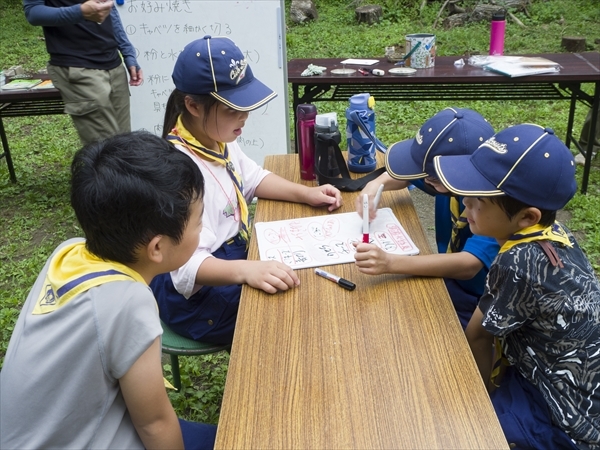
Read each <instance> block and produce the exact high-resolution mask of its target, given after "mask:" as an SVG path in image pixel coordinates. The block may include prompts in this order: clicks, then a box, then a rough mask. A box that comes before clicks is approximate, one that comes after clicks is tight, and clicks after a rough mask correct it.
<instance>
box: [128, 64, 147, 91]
mask: <svg viewBox="0 0 600 450" xmlns="http://www.w3.org/2000/svg"><path fill="white" fill-rule="evenodd" d="M142 81H144V74H143V73H142V69H139V70H138V68H137V67H135V66H131V67H130V68H129V86H139V85H140V84H142Z"/></svg>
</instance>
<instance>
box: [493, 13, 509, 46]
mask: <svg viewBox="0 0 600 450" xmlns="http://www.w3.org/2000/svg"><path fill="white" fill-rule="evenodd" d="M505 32H506V11H504V10H503V9H500V10H498V11H496V12H495V13H494V14H493V15H492V27H491V29H490V55H502V54H504V33H505Z"/></svg>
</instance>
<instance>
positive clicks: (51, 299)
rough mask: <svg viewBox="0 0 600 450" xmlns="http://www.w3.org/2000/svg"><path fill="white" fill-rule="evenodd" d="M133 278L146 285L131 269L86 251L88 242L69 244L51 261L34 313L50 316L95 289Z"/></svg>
mask: <svg viewBox="0 0 600 450" xmlns="http://www.w3.org/2000/svg"><path fill="white" fill-rule="evenodd" d="M131 279H133V280H135V281H139V282H140V283H144V284H146V282H145V281H144V279H143V278H142V276H141V275H140V274H139V273H137V272H136V271H134V270H132V269H130V268H129V267H127V266H125V265H123V264H119V263H117V262H113V261H111V262H107V261H103V260H102V259H100V258H98V257H97V256H94V255H92V254H91V253H90V252H88V251H87V250H86V248H85V242H76V243H74V244H71V245H67V246H66V247H63V248H62V249H61V250H60V251H59V252H58V253H57V254H56V255H54V257H53V258H52V261H50V266H49V267H48V273H47V274H46V279H45V281H44V287H43V288H42V291H41V292H40V295H39V297H38V299H37V302H36V305H35V308H34V309H33V312H32V314H47V313H51V312H53V311H56V310H57V309H59V308H60V307H62V306H64V305H66V304H67V303H69V302H70V301H71V300H72V299H73V297H75V296H76V295H78V294H81V293H82V292H85V291H87V290H89V289H91V288H93V287H96V286H100V285H101V284H104V283H109V282H111V281H117V280H118V281H123V280H131Z"/></svg>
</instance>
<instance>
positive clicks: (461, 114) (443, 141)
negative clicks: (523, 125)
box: [385, 108, 494, 180]
mask: <svg viewBox="0 0 600 450" xmlns="http://www.w3.org/2000/svg"><path fill="white" fill-rule="evenodd" d="M493 134H494V129H493V128H492V126H491V125H490V124H489V123H488V122H487V120H485V119H484V118H483V116H482V115H481V114H479V113H478V112H476V111H473V110H472V109H464V108H446V109H444V110H442V111H440V112H438V113H437V114H436V115H434V116H433V117H431V118H430V119H428V120H427V122H425V123H424V124H423V126H421V128H419V131H417V135H416V137H415V138H414V139H408V140H406V141H402V142H397V143H395V144H393V145H392V146H391V147H390V148H389V149H388V151H387V153H386V158H385V165H386V169H387V172H388V173H389V174H390V176H391V177H392V178H395V179H397V180H416V179H419V178H425V177H427V176H434V175H435V170H434V167H433V158H434V157H435V156H437V155H470V154H471V153H473V152H474V151H475V149H476V148H477V147H479V145H481V144H482V143H483V142H484V141H485V140H486V139H487V138H489V137H490V136H492V135H493Z"/></svg>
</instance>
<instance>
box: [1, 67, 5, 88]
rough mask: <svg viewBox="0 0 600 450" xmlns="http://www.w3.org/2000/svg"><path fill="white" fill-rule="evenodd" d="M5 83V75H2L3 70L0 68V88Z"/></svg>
mask: <svg viewBox="0 0 600 450" xmlns="http://www.w3.org/2000/svg"><path fill="white" fill-rule="evenodd" d="M5 84H6V77H5V76H4V71H3V70H0V89H2V86H4V85H5Z"/></svg>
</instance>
